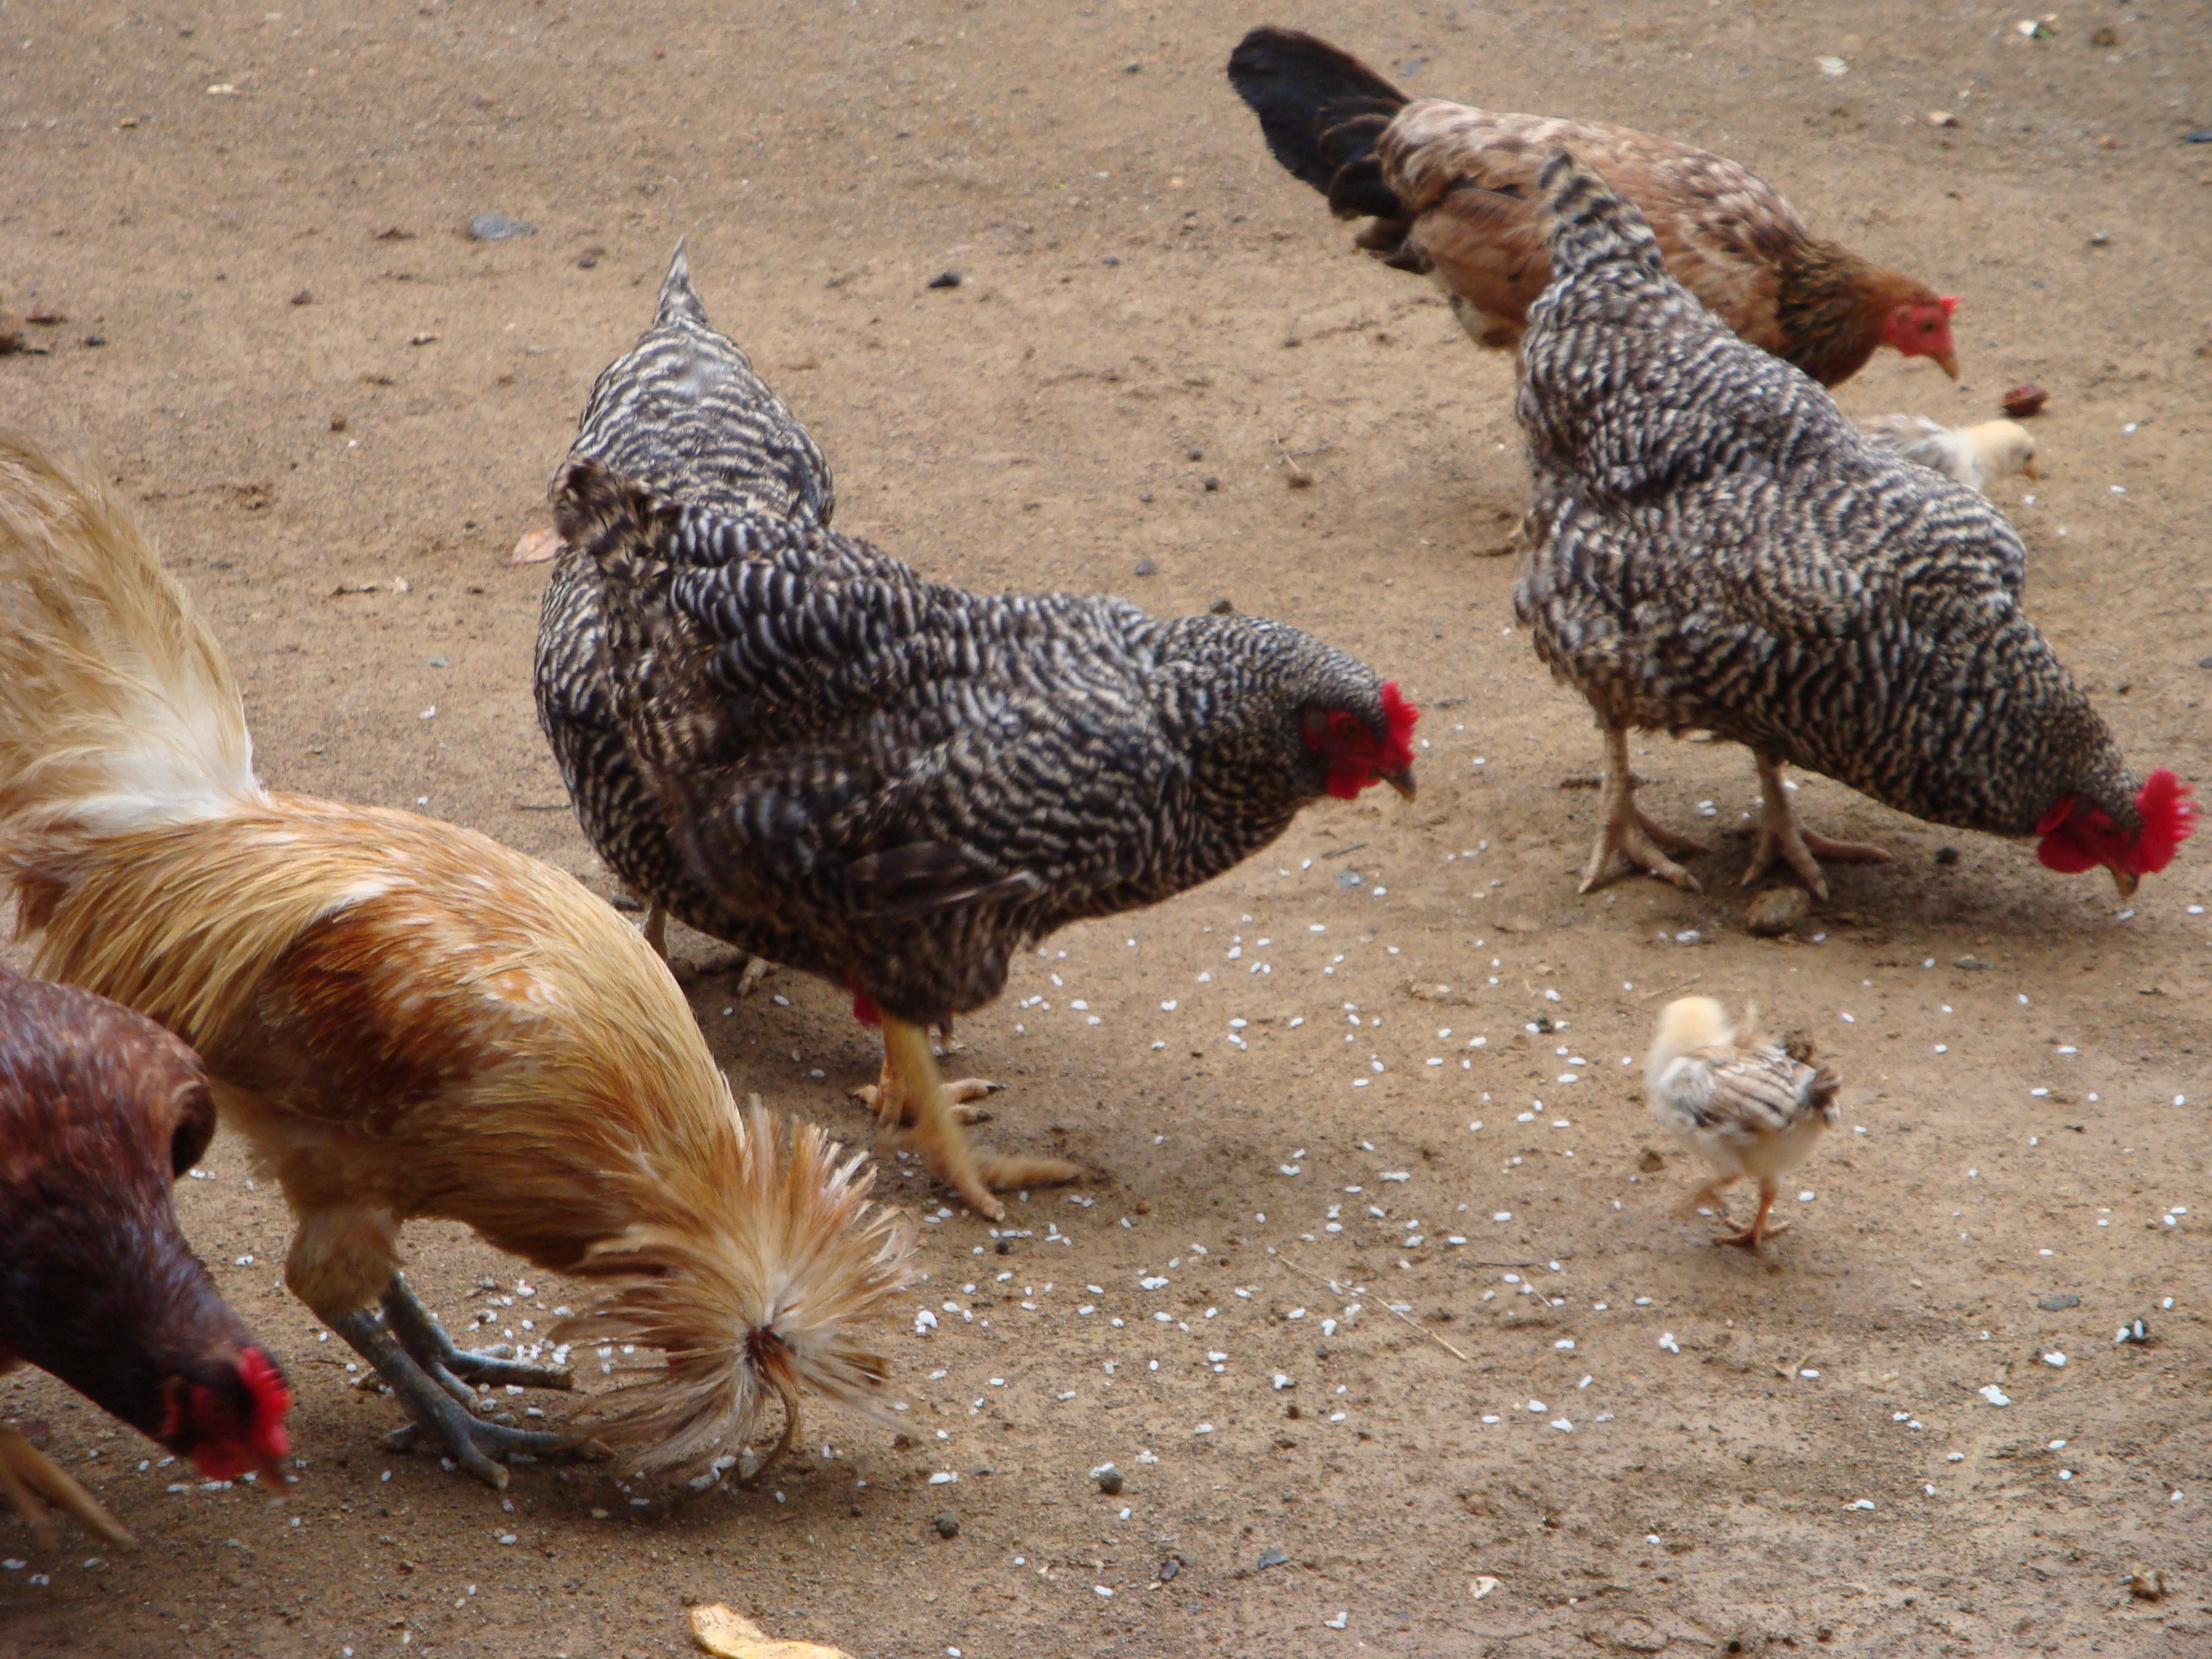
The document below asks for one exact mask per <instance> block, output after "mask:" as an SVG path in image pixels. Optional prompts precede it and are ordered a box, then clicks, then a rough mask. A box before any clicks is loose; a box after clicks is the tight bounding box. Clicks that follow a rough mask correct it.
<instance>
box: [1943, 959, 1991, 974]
mask: <svg viewBox="0 0 2212 1659" xmlns="http://www.w3.org/2000/svg"><path fill="white" fill-rule="evenodd" d="M1951 965H1952V966H1953V967H1954V968H1964V969H1966V971H1967V972H1969V973H1979V972H1980V971H1981V970H1982V969H1984V968H1987V967H1988V966H1989V965H1990V964H1989V963H1986V962H1984V961H1983V960H1982V959H1981V958H1980V957H1960V958H1959V959H1958V961H1956V962H1954V963H1952V964H1951Z"/></svg>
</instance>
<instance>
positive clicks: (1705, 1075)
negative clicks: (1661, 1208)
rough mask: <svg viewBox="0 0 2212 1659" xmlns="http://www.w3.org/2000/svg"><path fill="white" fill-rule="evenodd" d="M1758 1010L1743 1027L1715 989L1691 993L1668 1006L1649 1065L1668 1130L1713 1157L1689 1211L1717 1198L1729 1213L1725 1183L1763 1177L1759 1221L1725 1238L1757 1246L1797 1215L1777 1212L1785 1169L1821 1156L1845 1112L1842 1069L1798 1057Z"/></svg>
mask: <svg viewBox="0 0 2212 1659" xmlns="http://www.w3.org/2000/svg"><path fill="white" fill-rule="evenodd" d="M1758 1025H1759V1016H1758V1013H1757V1011H1756V1010H1754V1011H1753V1012H1751V1013H1749V1014H1748V1015H1747V1016H1746V1018H1745V1020H1744V1023H1743V1025H1742V1026H1741V1029H1739V1028H1736V1027H1732V1026H1731V1025H1729V1021H1728V1015H1727V1013H1726V1012H1725V1011H1724V1010H1723V1008H1722V1007H1721V1005H1720V1004H1719V1003H1717V1002H1716V1001H1714V1000H1713V999H1712V998H1711V997H1683V998H1681V999H1680V1000H1678V1001H1674V1002H1670V1003H1668V1005H1667V1006H1666V1007H1665V1008H1664V1009H1663V1010H1662V1011H1661V1012H1660V1015H1659V1029H1658V1031H1657V1034H1656V1036H1654V1037H1653V1039H1652V1042H1651V1053H1650V1057H1649V1058H1648V1059H1646V1060H1645V1061H1644V1097H1645V1098H1646V1099H1647V1100H1648V1101H1650V1105H1651V1115H1652V1116H1654V1117H1655V1118H1656V1119H1658V1120H1659V1121H1660V1123H1661V1125H1662V1126H1663V1127H1665V1128H1666V1130H1667V1131H1668V1133H1670V1134H1672V1135H1673V1136H1674V1138H1675V1139H1677V1140H1679V1141H1680V1142H1681V1143H1682V1145H1683V1146H1686V1147H1688V1148H1689V1149H1690V1150H1691V1151H1692V1152H1696V1153H1697V1154H1698V1155H1699V1157H1700V1158H1704V1159H1705V1162H1706V1163H1707V1164H1711V1166H1712V1169H1713V1172H1714V1174H1713V1179H1711V1181H1709V1182H1706V1183H1705V1185H1704V1186H1702V1187H1700V1188H1699V1189H1698V1190H1697V1191H1696V1192H1695V1193H1693V1194H1691V1195H1690V1197H1689V1198H1688V1199H1687V1200H1686V1201H1685V1202H1684V1204H1683V1206H1682V1209H1681V1213H1682V1215H1683V1216H1684V1217H1689V1216H1692V1215H1695V1214H1696V1213H1697V1212H1698V1211H1699V1209H1701V1208H1702V1207H1704V1206H1706V1205H1708V1204H1710V1205H1711V1206H1712V1207H1713V1208H1714V1209H1715V1210H1717V1211H1718V1212H1720V1213H1721V1216H1722V1218H1723V1220H1726V1219H1727V1215H1728V1212H1727V1209H1726V1207H1725V1206H1723V1203H1722V1202H1721V1197H1720V1194H1721V1192H1722V1190H1723V1188H1727V1187H1729V1186H1732V1185H1733V1184H1734V1183H1735V1182H1738V1181H1742V1180H1747V1179H1748V1180H1752V1181H1755V1182H1758V1183H1759V1210H1758V1212H1757V1214H1755V1215H1754V1216H1753V1218H1752V1220H1751V1225H1749V1226H1747V1227H1744V1228H1742V1229H1741V1230H1739V1231H1734V1232H1729V1233H1724V1234H1723V1235H1722V1236H1721V1237H1719V1238H1718V1239H1717V1240H1716V1241H1715V1242H1716V1243H1723V1244H1741V1245H1743V1246H1745V1247H1746V1248H1747V1249H1757V1248H1758V1247H1759V1242H1760V1241H1761V1240H1762V1239H1765V1238H1769V1237H1772V1236H1773V1235H1774V1234H1776V1233H1778V1232H1782V1231H1785V1230H1786V1229H1787V1228H1788V1226H1789V1225H1790V1224H1789V1223H1788V1222H1786V1221H1775V1220H1771V1219H1770V1218H1769V1212H1771V1210H1772V1208H1773V1206H1774V1194H1775V1193H1776V1191H1777V1190H1778V1188H1779V1187H1780V1185H1781V1182H1782V1177H1783V1176H1785V1175H1787V1174H1788V1173H1789V1172H1790V1170H1794V1169H1796V1167H1797V1166H1798V1165H1799V1164H1802V1163H1803V1162H1804V1161H1805V1160H1806V1158H1808V1157H1810V1156H1811V1155H1812V1152H1813V1146H1814V1142H1816V1141H1817V1140H1819V1139H1820V1136H1821V1134H1822V1133H1823V1132H1825V1131H1826V1129H1827V1127H1828V1126H1829V1125H1830V1124H1832V1123H1833V1122H1834V1121H1836V1115H1837V1113H1836V1094H1837V1091H1838V1090H1839V1089H1840V1088H1841V1087H1842V1086H1843V1085H1842V1083H1841V1081H1840V1079H1838V1078H1837V1076H1836V1074H1835V1073H1834V1072H1832V1071H1831V1070H1830V1069H1829V1068H1828V1067H1826V1066H1819V1067H1815V1066H1810V1065H1808V1064H1806V1063H1804V1062H1803V1061H1802V1060H1796V1059H1793V1058H1792V1057H1791V1055H1790V1053H1789V1052H1788V1050H1787V1049H1785V1048H1784V1046H1783V1044H1782V1043H1781V1042H1777V1041H1774V1040H1771V1039H1769V1038H1767V1037H1765V1036H1763V1035H1762V1034H1761V1033H1760V1032H1759V1029H1758Z"/></svg>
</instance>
